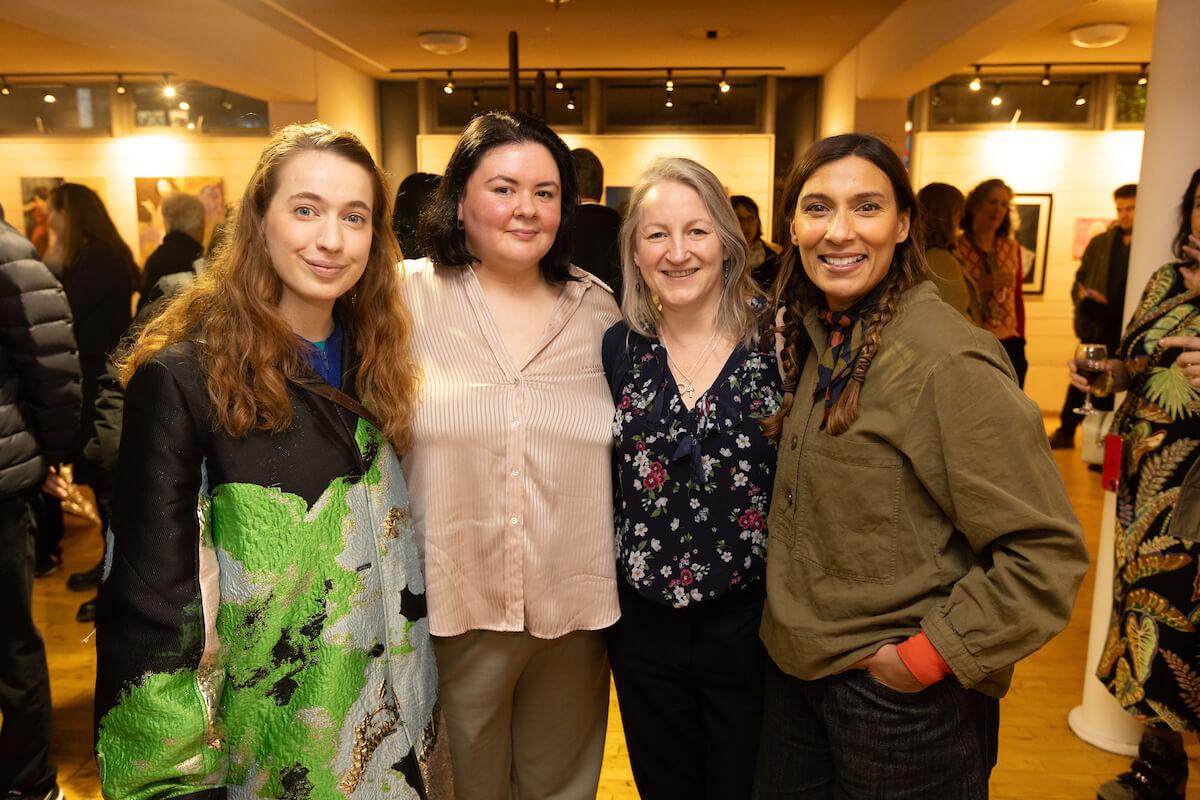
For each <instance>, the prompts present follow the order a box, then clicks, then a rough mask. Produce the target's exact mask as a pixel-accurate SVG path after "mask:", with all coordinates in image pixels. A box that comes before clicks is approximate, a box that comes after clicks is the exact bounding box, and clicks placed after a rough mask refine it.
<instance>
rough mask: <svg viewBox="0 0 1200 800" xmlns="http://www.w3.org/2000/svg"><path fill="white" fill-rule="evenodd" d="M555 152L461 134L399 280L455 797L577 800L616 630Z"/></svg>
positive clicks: (600, 463) (588, 363)
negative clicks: (413, 263)
mask: <svg viewBox="0 0 1200 800" xmlns="http://www.w3.org/2000/svg"><path fill="white" fill-rule="evenodd" d="M576 195H577V191H576V181H575V172H574V168H573V166H572V164H571V158H570V151H569V150H568V148H567V146H566V145H565V144H564V143H563V141H562V140H561V139H560V138H559V137H558V136H557V135H555V134H554V133H553V132H552V131H551V130H550V129H549V128H548V127H546V125H545V123H543V122H542V121H541V120H538V119H536V118H534V117H530V116H525V115H522V114H516V113H508V112H503V111H493V112H489V113H487V114H483V115H480V116H478V117H476V118H475V119H474V120H473V121H472V122H471V123H470V124H469V125H468V126H467V128H466V129H465V131H464V132H463V135H462V137H461V138H460V140H459V142H458V145H457V146H456V148H455V150H454V153H453V154H452V155H451V157H450V163H449V165H448V166H447V168H446V173H445V176H444V177H443V179H442V182H441V185H440V186H439V189H438V192H437V194H436V195H435V197H434V199H433V201H432V202H431V204H430V206H429V207H428V208H427V209H426V212H425V214H424V215H423V217H422V219H421V223H420V226H419V229H418V234H419V236H420V238H421V240H422V243H423V251H424V252H425V253H426V255H428V256H429V259H430V261H431V262H432V264H433V268H432V269H428V270H422V271H418V272H415V273H414V274H413V275H411V276H410V277H409V278H408V280H406V281H405V285H404V293H405V299H406V301H407V303H408V304H409V306H410V308H411V310H412V313H413V317H414V321H415V326H414V327H415V331H416V333H415V336H414V343H413V344H414V350H415V352H416V355H417V358H418V361H419V362H420V365H421V369H422V372H423V381H422V389H421V398H420V407H419V409H418V411H417V418H416V420H415V422H414V426H413V447H412V450H411V452H410V453H409V454H408V456H407V457H406V458H405V460H404V468H405V472H406V476H407V479H408V481H409V486H410V489H411V492H412V496H413V520H414V523H415V525H416V526H417V530H418V532H419V533H422V534H423V535H424V540H425V548H426V553H425V558H426V572H427V581H428V587H429V588H428V598H429V618H430V630H431V632H432V633H433V634H434V642H435V644H434V647H435V652H436V654H437V659H438V665H439V673H440V676H439V677H440V681H439V685H440V698H441V702H442V705H443V709H444V711H445V717H446V725H447V731H446V733H447V736H448V739H449V743H450V753H451V759H452V761H453V763H454V779H455V793H456V797H457V800H474V798H483V799H484V800H494V798H497V797H505V796H508V795H509V789H508V787H509V786H510V785H511V786H512V794H511V796H512V797H514V798H521V799H522V800H524V799H525V798H542V797H580V798H582V797H594V796H595V793H596V786H597V783H598V781H599V774H600V763H601V759H602V757H603V751H604V732H605V723H606V721H607V713H608V685H609V681H608V661H607V657H606V655H605V647H604V640H603V637H602V635H601V633H600V631H601V630H602V629H603V628H606V627H608V626H609V625H611V624H612V623H613V622H614V621H616V619H617V616H618V615H619V607H618V603H617V593H616V580H615V566H614V563H613V549H612V548H613V544H612V531H613V517H612V477H611V471H610V470H611V467H610V454H611V445H612V433H611V423H612V418H613V413H614V408H613V403H612V398H611V396H610V394H609V390H608V387H607V384H606V382H605V379H604V375H603V372H602V367H601V363H600V342H601V339H602V337H603V335H604V331H605V330H606V329H607V328H608V327H609V326H611V325H612V324H613V323H614V322H616V321H617V319H619V312H618V310H617V305H616V302H615V301H614V300H613V298H612V295H611V293H610V292H609V291H608V290H607V289H606V288H605V287H604V286H603V284H601V283H600V282H599V281H597V280H595V279H594V278H592V276H590V275H589V274H588V273H586V272H584V271H582V270H580V269H578V268H575V267H572V266H571V265H570V263H569V254H570V252H571V241H570V239H571V231H572V220H573V215H574V213H575V204H576V200H577V197H576Z"/></svg>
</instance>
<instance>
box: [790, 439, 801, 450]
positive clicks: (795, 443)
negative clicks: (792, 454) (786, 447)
mask: <svg viewBox="0 0 1200 800" xmlns="http://www.w3.org/2000/svg"><path fill="white" fill-rule="evenodd" d="M798 444H800V440H799V439H797V438H796V437H795V436H793V437H792V441H791V448H792V449H793V450H795V449H796V445H798Z"/></svg>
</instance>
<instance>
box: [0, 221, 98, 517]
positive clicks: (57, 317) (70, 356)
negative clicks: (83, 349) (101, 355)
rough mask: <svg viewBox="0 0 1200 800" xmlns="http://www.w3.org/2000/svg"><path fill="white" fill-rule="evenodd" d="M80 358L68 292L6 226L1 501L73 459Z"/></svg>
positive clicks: (0, 353) (0, 310)
mask: <svg viewBox="0 0 1200 800" xmlns="http://www.w3.org/2000/svg"><path fill="white" fill-rule="evenodd" d="M79 397H80V381H79V357H78V354H77V353H76V350H75V334H74V333H73V331H72V329H71V309H70V307H69V306H68V304H67V298H66V295H65V294H63V290H62V287H61V286H60V285H59V283H58V281H57V280H55V278H54V276H53V275H51V274H50V270H48V269H46V267H45V266H44V265H43V264H42V263H41V262H40V261H38V260H37V252H36V251H35V250H34V249H33V245H31V244H30V243H29V242H28V240H26V239H25V238H24V237H23V236H21V235H20V234H19V233H17V231H16V230H15V229H14V228H13V227H12V226H10V225H7V224H6V223H4V222H0V497H12V496H14V495H18V494H24V493H26V492H28V491H30V490H32V489H34V488H35V487H37V486H38V485H40V484H41V482H42V479H43V478H44V477H45V476H46V468H47V467H48V466H49V465H50V464H57V463H59V462H62V461H69V460H70V458H71V449H72V443H73V441H74V438H75V432H76V429H77V428H78V427H79Z"/></svg>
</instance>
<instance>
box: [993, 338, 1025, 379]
mask: <svg viewBox="0 0 1200 800" xmlns="http://www.w3.org/2000/svg"><path fill="white" fill-rule="evenodd" d="M1000 346H1001V347H1003V348H1004V352H1005V353H1007V354H1008V360H1009V361H1011V362H1012V365H1013V369H1014V370H1016V372H1017V385H1018V386H1020V387H1021V388H1022V389H1024V388H1025V373H1027V372H1029V360H1028V359H1026V358H1025V340H1024V339H1022V338H1021V337H1020V336H1014V337H1012V338H1011V339H1001V340H1000Z"/></svg>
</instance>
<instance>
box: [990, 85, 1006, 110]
mask: <svg viewBox="0 0 1200 800" xmlns="http://www.w3.org/2000/svg"><path fill="white" fill-rule="evenodd" d="M989 102H990V103H991V104H992V105H994V106H998V105H1003V103H1004V98H1003V97H1001V96H1000V84H998V83H997V84H996V86H995V88H993V89H992V99H991V100H990V101H989Z"/></svg>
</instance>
